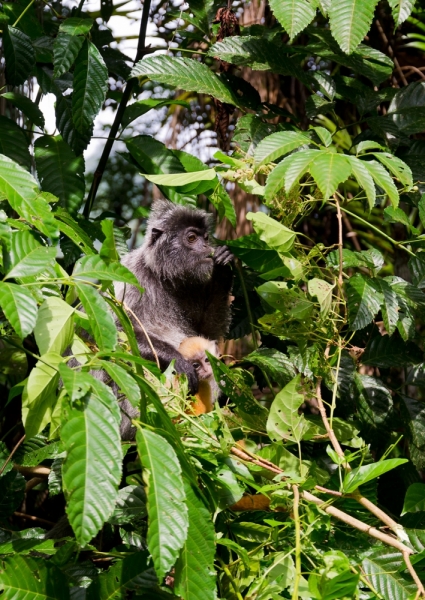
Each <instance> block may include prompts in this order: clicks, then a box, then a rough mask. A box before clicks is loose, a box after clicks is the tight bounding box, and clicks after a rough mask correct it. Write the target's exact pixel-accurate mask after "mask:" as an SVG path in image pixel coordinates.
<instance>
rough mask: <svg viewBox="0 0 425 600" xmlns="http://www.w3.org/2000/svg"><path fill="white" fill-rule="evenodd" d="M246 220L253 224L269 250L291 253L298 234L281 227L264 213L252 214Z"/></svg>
mask: <svg viewBox="0 0 425 600" xmlns="http://www.w3.org/2000/svg"><path fill="white" fill-rule="evenodd" d="M246 218H247V220H248V221H252V222H253V226H254V229H255V231H256V233H257V234H258V235H259V237H260V239H261V240H262V241H263V242H265V243H266V244H267V245H268V246H269V248H271V249H273V250H276V251H277V252H289V250H291V248H292V246H293V245H294V242H295V239H296V234H295V233H294V232H293V231H291V230H290V229H288V227H285V226H284V225H281V224H280V223H278V222H277V221H276V220H275V219H272V218H271V217H268V216H267V215H265V214H264V213H263V212H256V213H251V212H250V213H248V214H247V215H246Z"/></svg>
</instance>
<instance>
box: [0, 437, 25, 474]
mask: <svg viewBox="0 0 425 600" xmlns="http://www.w3.org/2000/svg"><path fill="white" fill-rule="evenodd" d="M24 439H25V435H23V436H22V437H21V439H20V440H19V442H18V443H17V444H16V446H15V447H14V448H13V450H12V452H11V453H10V454H9V456H8V457H7V458H6V460H5V461H4V463H3V465H2V467H1V468H0V475H1V474H2V473H3V471H4V470H5V468H6V467H7V465H8V464H9V463H10V461H11V460H12V457H13V455H14V454H15V452H16V450H17V449H18V448H19V446H20V445H21V444H22V442H23V441H24Z"/></svg>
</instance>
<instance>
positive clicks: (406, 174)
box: [372, 152, 413, 187]
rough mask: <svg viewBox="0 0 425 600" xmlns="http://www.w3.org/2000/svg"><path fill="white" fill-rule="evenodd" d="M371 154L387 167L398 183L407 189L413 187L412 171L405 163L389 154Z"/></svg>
mask: <svg viewBox="0 0 425 600" xmlns="http://www.w3.org/2000/svg"><path fill="white" fill-rule="evenodd" d="M372 154H373V156H375V158H377V159H378V160H379V161H380V162H381V163H382V164H383V165H384V166H385V167H387V169H388V170H389V171H390V172H391V173H392V174H393V175H394V177H396V178H397V179H398V180H399V181H400V183H402V184H403V185H406V186H409V187H410V186H412V185H413V180H412V171H411V170H410V167H409V166H408V165H406V163H405V162H403V161H402V160H400V159H399V158H397V156H394V155H393V154H390V153H389V152H372Z"/></svg>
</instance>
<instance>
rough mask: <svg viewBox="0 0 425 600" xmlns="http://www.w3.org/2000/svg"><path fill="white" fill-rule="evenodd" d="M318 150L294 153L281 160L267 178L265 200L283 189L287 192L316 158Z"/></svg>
mask: <svg viewBox="0 0 425 600" xmlns="http://www.w3.org/2000/svg"><path fill="white" fill-rule="evenodd" d="M318 152H319V150H305V151H303V152H295V153H294V154H291V155H290V156H287V157H286V158H284V159H283V161H282V162H281V163H279V164H278V165H277V167H275V168H274V169H273V171H272V172H271V173H270V175H269V176H268V178H267V183H266V189H265V192H264V196H265V198H266V199H267V200H271V199H273V197H274V195H275V194H276V192H278V191H279V190H280V189H282V188H285V190H286V192H289V191H290V189H291V188H292V186H293V185H294V184H295V183H296V182H297V181H299V179H300V178H301V177H302V176H303V175H304V173H305V172H306V171H307V170H308V167H309V165H310V164H311V163H312V161H313V160H314V159H315V158H316V156H317V153H318Z"/></svg>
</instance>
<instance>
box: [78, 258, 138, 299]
mask: <svg viewBox="0 0 425 600" xmlns="http://www.w3.org/2000/svg"><path fill="white" fill-rule="evenodd" d="M72 275H73V277H75V278H76V279H78V280H84V279H86V280H87V279H100V280H101V281H122V282H123V283H128V284H129V285H134V286H136V287H138V288H139V289H140V290H141V291H143V290H142V288H140V286H139V282H138V281H137V278H136V276H135V275H134V273H132V272H131V271H130V270H129V269H127V267H125V266H124V265H122V264H121V263H119V262H110V263H107V262H105V261H104V260H103V259H102V258H101V257H100V256H98V255H97V254H94V255H92V256H83V258H80V260H79V261H78V262H77V263H76V265H75V268H74V271H73V274H72Z"/></svg>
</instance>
